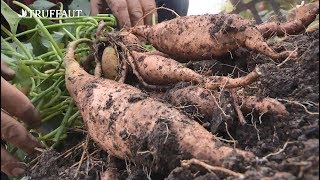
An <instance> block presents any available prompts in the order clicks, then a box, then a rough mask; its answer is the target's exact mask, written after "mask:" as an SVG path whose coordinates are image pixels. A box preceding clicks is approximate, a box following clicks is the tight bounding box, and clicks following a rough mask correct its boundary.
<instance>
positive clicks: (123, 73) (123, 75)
mask: <svg viewBox="0 0 320 180" xmlns="http://www.w3.org/2000/svg"><path fill="white" fill-rule="evenodd" d="M121 59H122V66H121V77H120V78H119V80H118V82H120V83H124V82H125V80H126V78H127V74H128V63H127V62H126V61H125V57H124V56H123V54H121Z"/></svg>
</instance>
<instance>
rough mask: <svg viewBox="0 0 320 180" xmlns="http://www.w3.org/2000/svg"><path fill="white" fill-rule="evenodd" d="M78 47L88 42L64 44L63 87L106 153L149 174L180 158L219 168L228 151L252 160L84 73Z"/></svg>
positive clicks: (166, 110)
mask: <svg viewBox="0 0 320 180" xmlns="http://www.w3.org/2000/svg"><path fill="white" fill-rule="evenodd" d="M80 43H89V44H91V41H90V40H88V39H80V40H77V41H73V42H71V43H69V45H68V48H67V52H66V56H65V58H64V63H65V67H66V74H65V79H66V86H67V89H68V91H69V92H70V95H71V96H72V98H73V99H74V100H75V102H76V105H77V107H78V108H79V110H80V112H81V115H82V117H83V120H84V121H85V123H86V125H87V128H88V133H89V135H90V136H91V138H92V139H93V140H94V141H95V142H97V143H98V144H99V145H100V146H101V147H102V148H103V149H105V150H107V151H108V153H109V154H110V155H113V156H115V157H118V158H120V159H127V160H131V161H133V162H135V163H136V164H141V165H143V166H146V167H150V168H152V169H153V170H154V171H159V170H163V169H167V170H171V169H173V168H174V167H173V166H176V165H178V164H179V161H180V160H181V159H182V158H191V157H193V158H197V159H199V160H204V161H206V162H208V163H210V164H214V165H221V163H222V161H223V158H224V157H226V156H228V155H229V153H231V152H233V151H234V150H235V151H236V152H237V153H238V154H240V155H242V156H244V158H245V159H251V158H254V157H255V156H254V155H253V154H252V153H251V152H247V151H242V150H239V149H233V148H230V147H227V146H225V145H223V144H222V143H220V141H218V140H216V139H215V138H214V137H213V135H212V134H211V133H210V132H208V131H207V130H205V129H204V128H203V127H202V126H201V125H199V124H198V123H197V122H194V121H193V120H191V119H189V118H188V117H187V116H185V115H183V114H181V113H180V112H179V111H178V110H176V109H174V108H172V107H170V106H169V105H168V104H164V103H161V102H159V101H156V100H154V99H152V98H149V97H148V96H147V95H146V94H145V93H143V92H142V91H140V90H139V89H137V88H134V87H132V86H130V85H126V84H121V83H118V82H115V81H112V80H108V79H103V78H99V77H95V76H92V75H89V74H88V73H86V72H85V71H84V70H83V69H82V68H81V67H80V65H79V64H78V63H77V62H76V61H75V56H74V49H75V48H76V46H77V45H78V44H80ZM200 139H201V141H199V140H200ZM150 156H151V157H152V158H151V161H150ZM147 157H149V158H147ZM168 157H170V158H168ZM148 159H149V160H148Z"/></svg>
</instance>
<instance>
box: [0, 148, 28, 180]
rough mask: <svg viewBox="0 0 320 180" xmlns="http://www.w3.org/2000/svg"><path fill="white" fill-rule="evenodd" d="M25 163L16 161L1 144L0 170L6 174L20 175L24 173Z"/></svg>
mask: <svg viewBox="0 0 320 180" xmlns="http://www.w3.org/2000/svg"><path fill="white" fill-rule="evenodd" d="M26 168H27V167H26V165H25V164H24V163H21V162H18V160H17V159H16V158H14V157H12V156H11V155H10V154H9V153H8V152H7V151H6V150H5V148H4V147H3V146H1V171H2V172H4V173H5V174H6V175H8V176H13V177H17V176H21V175H23V174H24V173H25V169H26Z"/></svg>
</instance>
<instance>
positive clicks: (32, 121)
mask: <svg viewBox="0 0 320 180" xmlns="http://www.w3.org/2000/svg"><path fill="white" fill-rule="evenodd" d="M1 108H3V109H4V110H5V111H7V112H8V113H9V114H11V115H13V116H16V117H18V118H19V119H21V120H22V121H24V122H25V123H26V124H27V125H28V126H29V127H32V128H34V127H38V126H39V125H40V123H41V119H40V114H39V112H38V111H37V110H36V109H35V107H34V106H33V105H32V103H31V102H30V100H29V99H28V98H27V97H26V96H25V95H24V94H23V93H22V92H21V91H19V90H18V89H16V88H15V87H14V86H13V85H11V84H9V83H8V82H7V81H6V80H5V79H3V78H2V77H1Z"/></svg>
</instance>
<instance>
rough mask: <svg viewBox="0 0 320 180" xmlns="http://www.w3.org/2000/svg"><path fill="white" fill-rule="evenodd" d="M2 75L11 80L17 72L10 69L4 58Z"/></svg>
mask: <svg viewBox="0 0 320 180" xmlns="http://www.w3.org/2000/svg"><path fill="white" fill-rule="evenodd" d="M1 76H2V77H3V78H4V79H6V80H11V79H13V78H14V76H15V72H14V71H13V70H12V69H10V68H9V67H8V66H7V65H6V64H5V62H4V61H3V60H2V59H1Z"/></svg>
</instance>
